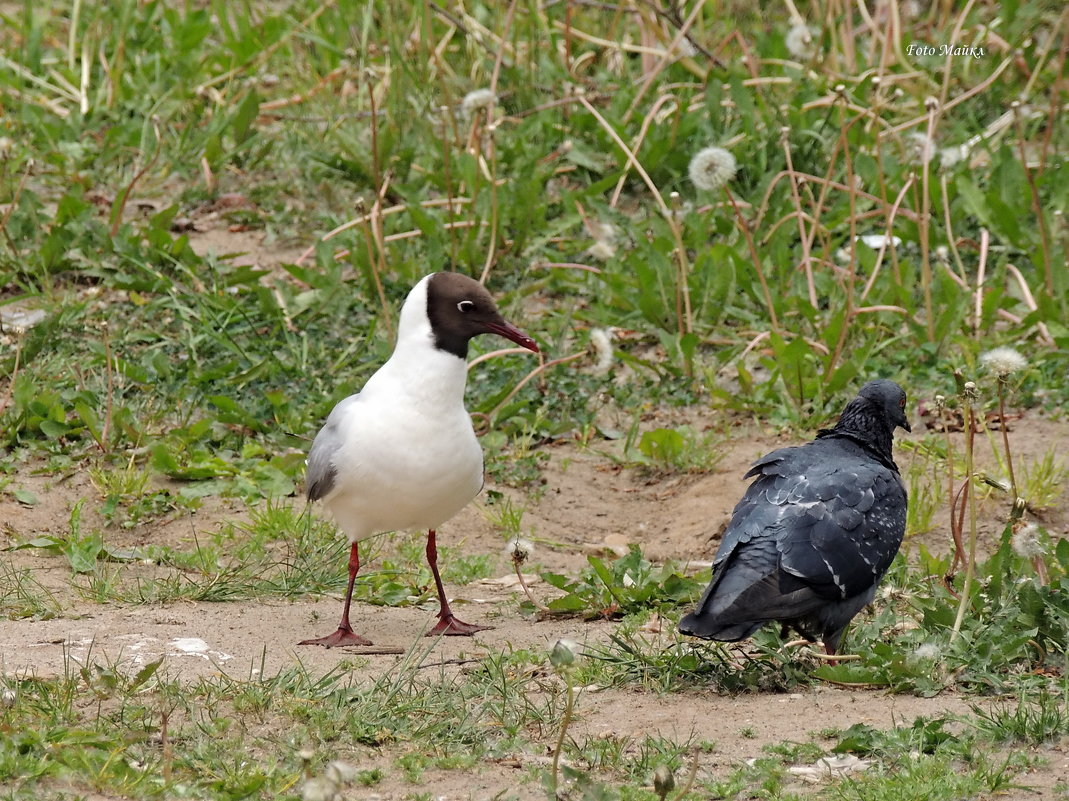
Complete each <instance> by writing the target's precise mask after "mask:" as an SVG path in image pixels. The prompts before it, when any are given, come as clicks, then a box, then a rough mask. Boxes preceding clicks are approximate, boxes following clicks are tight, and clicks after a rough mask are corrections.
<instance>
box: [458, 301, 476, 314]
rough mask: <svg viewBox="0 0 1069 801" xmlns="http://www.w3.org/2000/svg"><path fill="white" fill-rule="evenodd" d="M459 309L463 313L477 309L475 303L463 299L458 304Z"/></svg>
mask: <svg viewBox="0 0 1069 801" xmlns="http://www.w3.org/2000/svg"><path fill="white" fill-rule="evenodd" d="M457 311H459V312H460V313H461V314H467V313H468V312H473V311H475V304H474V303H473V302H472V301H470V300H462V301H460V303H458V304H457Z"/></svg>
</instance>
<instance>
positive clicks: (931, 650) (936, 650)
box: [913, 642, 942, 659]
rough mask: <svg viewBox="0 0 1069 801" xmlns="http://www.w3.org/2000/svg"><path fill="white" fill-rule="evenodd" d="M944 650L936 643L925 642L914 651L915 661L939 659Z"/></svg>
mask: <svg viewBox="0 0 1069 801" xmlns="http://www.w3.org/2000/svg"><path fill="white" fill-rule="evenodd" d="M941 655H942V649H941V648H940V647H939V646H938V645H937V644H936V643H934V642H924V643H921V644H920V645H918V646H917V647H916V648H915V649H914V650H913V658H914V659H938V658H939V657H940V656H941Z"/></svg>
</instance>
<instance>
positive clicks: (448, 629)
mask: <svg viewBox="0 0 1069 801" xmlns="http://www.w3.org/2000/svg"><path fill="white" fill-rule="evenodd" d="M436 539H437V537H436V534H435V531H434V529H433V528H432V529H431V530H430V531H428V532H427V562H428V564H430V566H431V573H432V574H433V575H434V585H435V586H436V587H437V588H438V603H439V604H440V608H439V610H438V623H437V624H436V625H435V627H434V628H433V629H431V630H430V631H428V632H427V636H428V637H437V636H438V635H439V634H445V635H447V636H454V637H470V636H471V635H472V634H474V633H475V632H477V631H485V630H486V629H491V628H493V626H479V625H476V624H474V623H465V622H464V621H463V620H458V619H457V617H456V616H455V615H454V614H453V611H452V610H451V609H450V608H449V600H448V599H447V598H446V597H445V587H444V586H442V577H441V575H439V573H438V543H437V542H436Z"/></svg>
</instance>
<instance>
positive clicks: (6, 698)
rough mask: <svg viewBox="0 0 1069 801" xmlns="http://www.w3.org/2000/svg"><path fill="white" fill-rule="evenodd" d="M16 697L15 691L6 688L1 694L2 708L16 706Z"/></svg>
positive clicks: (0, 702)
mask: <svg viewBox="0 0 1069 801" xmlns="http://www.w3.org/2000/svg"><path fill="white" fill-rule="evenodd" d="M16 697H17V696H16V695H15V691H14V690H12V689H11V688H10V687H5V688H4V691H3V692H0V706H14V705H15V699H16Z"/></svg>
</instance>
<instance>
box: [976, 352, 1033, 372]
mask: <svg viewBox="0 0 1069 801" xmlns="http://www.w3.org/2000/svg"><path fill="white" fill-rule="evenodd" d="M980 364H982V365H983V366H984V367H986V368H987V369H988V370H990V371H991V372H993V373H995V374H996V375H997V376H999V377H1000V378H1004V377H1006V376H1008V375H1009V374H1010V373H1016V372H1018V371H1020V370H1023V369H1024V368H1026V367H1027V366H1028V360H1027V359H1026V358H1025V357H1024V356H1022V355H1021V354H1020V352H1019V351H1017V350H1014V349H1013V348H1010V347H1001V348H994V349H993V350H989V351H987V353H982V354H980Z"/></svg>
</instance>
